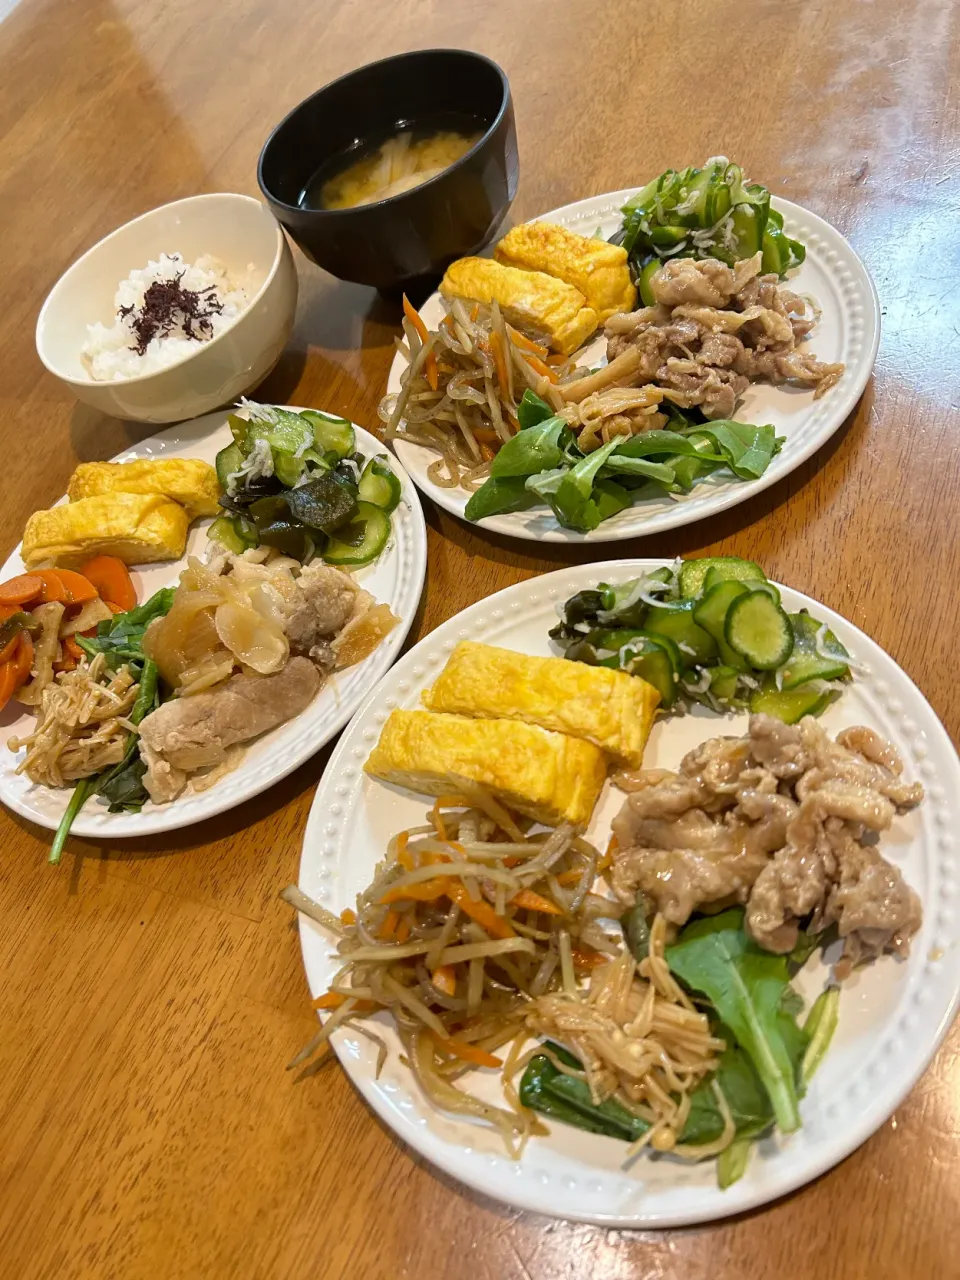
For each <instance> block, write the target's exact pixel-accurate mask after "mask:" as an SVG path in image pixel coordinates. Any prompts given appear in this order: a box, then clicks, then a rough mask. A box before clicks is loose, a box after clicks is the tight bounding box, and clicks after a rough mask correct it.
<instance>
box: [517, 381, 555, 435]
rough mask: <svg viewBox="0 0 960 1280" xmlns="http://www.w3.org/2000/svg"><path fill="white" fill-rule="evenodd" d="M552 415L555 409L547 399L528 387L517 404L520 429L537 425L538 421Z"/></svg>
mask: <svg viewBox="0 0 960 1280" xmlns="http://www.w3.org/2000/svg"><path fill="white" fill-rule="evenodd" d="M552 417H553V409H551V407H550V405H548V404H547V402H546V400H541V399H540V397H539V396H538V395H537V393H536V392H535V391H531V390H530V388H529V387H527V389H526V391H524V393H523V395H522V397H521V398H520V403H519V404H518V405H517V421H518V422H519V423H520V429H521V430H522V431H526V429H527V427H535V426H536V425H537V423H538V422H543V421H544V419H546V418H552Z"/></svg>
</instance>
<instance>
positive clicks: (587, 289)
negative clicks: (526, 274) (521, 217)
mask: <svg viewBox="0 0 960 1280" xmlns="http://www.w3.org/2000/svg"><path fill="white" fill-rule="evenodd" d="M494 255H495V257H496V259H497V261H498V262H502V263H503V264H504V265H505V266H508V267H519V268H521V269H522V270H524V271H543V272H545V273H546V274H547V275H548V276H556V278H557V279H558V280H563V281H565V282H566V283H567V284H569V285H573V287H574V288H575V289H578V290H579V291H580V292H581V293H582V294H583V296H584V298H585V299H586V305H587V306H588V307H592V308H593V309H594V311H596V313H597V320H598V322H599V323H600V324H603V323H604V321H606V320H608V319H609V318H610V316H612V315H613V314H614V312H617V311H632V310H633V309H634V307H635V306H636V304H637V291H636V289H635V288H634V285H633V281H632V280H631V279H630V268H629V267H628V266H627V251H626V249H624V248H623V247H622V246H621V245H617V244H608V243H607V242H606V240H596V239H593V238H592V237H589V236H579V235H577V233H576V232H575V231H568V230H567V229H566V227H558V226H554V225H553V223H550V222H525V223H522V224H521V225H520V226H519V227H514V228H513V229H512V230H510V231H508V232H507V234H506V235H505V236H504V237H503V239H502V240H501V241H500V243H499V244H498V245H497V247H496V249H495V250H494Z"/></svg>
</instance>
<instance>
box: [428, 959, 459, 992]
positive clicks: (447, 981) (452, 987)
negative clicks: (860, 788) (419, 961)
mask: <svg viewBox="0 0 960 1280" xmlns="http://www.w3.org/2000/svg"><path fill="white" fill-rule="evenodd" d="M430 980H431V982H432V983H433V985H434V986H435V987H436V988H437V990H438V991H442V992H443V994H444V995H445V996H455V995H456V994H457V975H456V973H455V972H454V969H453V965H452V964H442V965H440V966H439V968H437V969H434V971H433V973H432V975H431V979H430Z"/></svg>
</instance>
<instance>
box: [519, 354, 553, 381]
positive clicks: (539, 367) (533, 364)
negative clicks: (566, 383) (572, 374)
mask: <svg viewBox="0 0 960 1280" xmlns="http://www.w3.org/2000/svg"><path fill="white" fill-rule="evenodd" d="M524 359H525V360H526V362H527V364H528V365H529V366H530V368H531V369H532V370H533V371H534V373H539V374H541V375H542V376H543V377H544V378H547V379H548V380H549V381H550V382H556V381H557V375H556V374H555V373H554V371H553V370H552V369H551V368H550V366H549V365H547V364H544V363H543V361H542V360H541V359H540V357H539V356H535V355H528V356H525V357H524Z"/></svg>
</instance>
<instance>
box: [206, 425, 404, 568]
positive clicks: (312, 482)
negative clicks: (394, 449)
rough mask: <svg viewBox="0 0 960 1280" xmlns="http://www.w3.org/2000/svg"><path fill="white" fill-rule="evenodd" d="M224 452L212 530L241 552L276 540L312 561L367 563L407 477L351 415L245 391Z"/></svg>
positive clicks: (287, 551)
mask: <svg viewBox="0 0 960 1280" xmlns="http://www.w3.org/2000/svg"><path fill="white" fill-rule="evenodd" d="M239 407H240V409H241V411H242V412H241V413H236V414H231V415H230V418H229V423H230V430H231V431H232V433H233V443H232V444H229V445H227V446H226V448H225V449H221V450H220V452H219V453H218V454H217V458H216V468H217V477H218V479H219V481H220V486H221V488H222V489H223V494H222V496H221V498H220V505H221V507H223V509H224V514H223V515H221V516H219V517H218V518H217V519H216V520H214V522H213V524H212V525H211V526H210V530H209V535H208V536H209V537H210V538H211V539H212V540H213V541H215V542H219V543H220V544H221V546H223V547H225V548H226V549H227V550H228V551H231V552H234V553H236V554H239V553H240V552H242V551H244V550H246V549H247V548H248V547H256V546H260V545H263V546H269V547H276V548H277V549H278V550H279V551H282V552H283V553H284V555H289V556H292V557H293V558H294V559H296V560H299V561H300V562H301V563H302V564H306V563H307V562H309V561H310V560H312V559H313V558H314V557H315V556H319V557H320V558H321V559H323V560H325V561H326V562H327V563H328V564H334V565H342V566H343V567H344V568H359V567H360V566H361V565H365V564H370V563H372V562H373V561H374V560H376V559H377V557H378V556H379V555H380V554H381V552H382V551H383V550H384V548H385V547H386V545H387V542H388V541H389V538H390V516H391V514H392V512H393V511H394V510H395V509H396V507H397V505H398V504H399V502H400V481H399V480H398V479H397V477H396V475H395V474H394V473H393V471H392V470H391V468H390V466H389V464H388V462H387V460H386V454H382V455H378V456H375V457H371V458H365V457H364V456H363V455H362V454H360V453H358V452H357V447H356V433H355V432H354V429H353V427H352V426H351V424H350V423H349V422H347V420H346V419H345V418H338V417H334V416H333V415H331V414H328V413H321V412H320V411H319V410H318V409H303V410H301V411H299V412H295V411H294V410H292V409H286V408H282V407H280V406H279V405H263V404H254V403H252V402H251V401H249V400H243V401H242V402H241V404H240V406H239Z"/></svg>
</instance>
